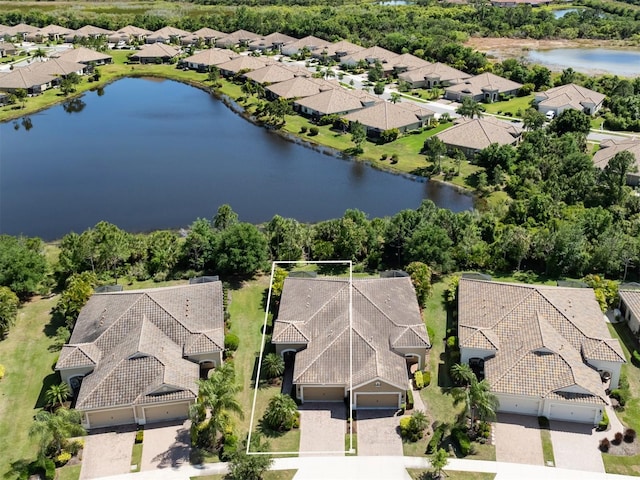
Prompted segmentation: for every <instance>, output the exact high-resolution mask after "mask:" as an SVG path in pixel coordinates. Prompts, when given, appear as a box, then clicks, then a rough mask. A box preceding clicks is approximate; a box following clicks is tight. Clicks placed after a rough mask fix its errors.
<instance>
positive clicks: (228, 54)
mask: <svg viewBox="0 0 640 480" xmlns="http://www.w3.org/2000/svg"><path fill="white" fill-rule="evenodd" d="M238 56H239V55H238V54H237V53H235V52H234V51H232V50H228V49H226V48H225V49H222V48H210V49H208V50H202V51H201V52H198V53H195V54H193V55H191V56H190V57H187V58H185V59H184V60H183V61H184V62H189V63H197V64H200V65H207V66H211V65H220V64H221V63H225V62H228V61H229V60H232V59H234V58H236V57H238Z"/></svg>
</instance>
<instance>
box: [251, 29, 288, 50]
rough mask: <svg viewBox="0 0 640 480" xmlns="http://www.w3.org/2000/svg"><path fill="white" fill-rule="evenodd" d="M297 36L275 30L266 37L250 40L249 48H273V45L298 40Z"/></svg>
mask: <svg viewBox="0 0 640 480" xmlns="http://www.w3.org/2000/svg"><path fill="white" fill-rule="evenodd" d="M297 40H298V39H297V38H294V37H290V36H289V35H285V34H284V33H280V32H274V33H270V34H269V35H266V36H264V37H260V38H257V39H255V40H252V41H251V42H249V48H260V49H264V48H271V47H273V46H282V45H287V44H289V43H293V42H295V41H297Z"/></svg>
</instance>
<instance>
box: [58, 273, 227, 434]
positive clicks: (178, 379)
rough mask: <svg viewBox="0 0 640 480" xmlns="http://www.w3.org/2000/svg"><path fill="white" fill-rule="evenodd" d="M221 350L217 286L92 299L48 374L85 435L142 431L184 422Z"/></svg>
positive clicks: (99, 295)
mask: <svg viewBox="0 0 640 480" xmlns="http://www.w3.org/2000/svg"><path fill="white" fill-rule="evenodd" d="M223 348H224V315H223V307H222V283H221V282H220V281H217V282H210V283H201V284H196V285H183V286H177V287H166V288H154V289H149V290H131V291H122V292H115V293H96V294H94V295H93V296H92V297H91V298H90V299H89V301H88V302H87V304H86V305H85V306H84V307H83V308H82V310H81V312H80V315H79V316H78V320H77V322H76V326H75V328H74V329H73V334H72V335H71V338H70V339H69V343H68V344H67V345H65V346H64V347H62V351H61V352H60V357H59V359H58V363H57V364H56V367H55V368H56V370H57V371H59V372H60V376H61V378H62V381H64V382H66V383H67V384H68V385H69V386H70V387H71V389H72V391H73V393H74V395H77V397H76V398H77V400H76V409H78V410H80V411H81V412H82V413H83V422H82V423H83V425H84V426H85V427H86V428H99V427H112V426H115V425H124V424H133V423H138V424H140V425H144V424H149V423H154V422H160V421H165V420H174V419H184V418H187V417H188V415H189V406H190V405H191V404H192V403H193V402H194V401H195V400H196V398H197V395H198V385H197V380H198V378H200V376H201V374H202V375H205V374H206V373H207V372H208V370H209V369H211V368H215V367H217V366H219V365H221V363H222V351H223Z"/></svg>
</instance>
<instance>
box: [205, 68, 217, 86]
mask: <svg viewBox="0 0 640 480" xmlns="http://www.w3.org/2000/svg"><path fill="white" fill-rule="evenodd" d="M207 80H208V81H209V82H211V83H214V84H217V83H218V80H220V70H219V69H218V67H216V66H215V65H212V66H210V67H209V71H208V72H207Z"/></svg>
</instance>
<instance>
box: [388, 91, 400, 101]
mask: <svg viewBox="0 0 640 480" xmlns="http://www.w3.org/2000/svg"><path fill="white" fill-rule="evenodd" d="M389 100H390V101H391V103H398V102H400V101H401V100H402V95H400V94H399V93H398V92H391V97H390V98H389Z"/></svg>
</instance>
